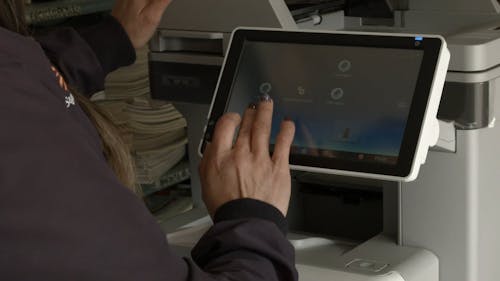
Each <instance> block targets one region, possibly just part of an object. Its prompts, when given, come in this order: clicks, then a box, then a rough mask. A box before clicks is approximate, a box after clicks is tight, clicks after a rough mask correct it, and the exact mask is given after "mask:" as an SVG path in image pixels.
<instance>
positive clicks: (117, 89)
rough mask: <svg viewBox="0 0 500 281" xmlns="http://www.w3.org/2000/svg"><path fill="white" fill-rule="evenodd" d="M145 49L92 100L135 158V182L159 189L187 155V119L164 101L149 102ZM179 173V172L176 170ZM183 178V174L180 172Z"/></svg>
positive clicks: (113, 74) (108, 78)
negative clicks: (136, 179)
mask: <svg viewBox="0 0 500 281" xmlns="http://www.w3.org/2000/svg"><path fill="white" fill-rule="evenodd" d="M147 53H148V50H147V48H144V49H141V50H137V61H136V63H135V64H134V65H131V66H128V67H125V68H122V69H119V70H117V71H115V72H113V73H111V74H110V75H109V76H108V77H107V79H106V83H105V91H104V92H100V93H97V94H95V95H94V96H93V98H92V99H93V100H94V101H95V102H96V103H97V104H98V105H99V106H100V107H101V109H103V110H104V111H105V112H106V113H108V115H109V116H110V118H111V119H112V121H113V122H114V123H115V124H116V125H118V127H119V128H120V129H121V130H122V132H123V134H124V138H125V140H126V142H128V143H129V145H130V147H131V150H132V153H133V155H134V156H135V164H136V169H137V176H138V183H139V184H141V185H145V186H148V187H149V188H154V189H161V188H162V187H164V185H166V184H169V183H166V181H165V178H168V179H171V178H172V175H169V174H168V172H169V171H170V170H171V169H172V168H173V167H174V166H176V165H177V164H178V163H179V162H180V161H181V160H182V159H184V158H185V155H186V144H187V133H186V127H187V123H186V119H185V118H184V117H183V116H182V115H181V114H180V113H179V112H178V111H177V110H176V109H175V108H174V106H172V104H170V103H168V102H165V101H158V100H152V99H151V97H150V90H149V76H148V60H147ZM175 170H178V169H175ZM182 175H183V176H182V179H181V178H177V179H178V181H180V180H184V179H186V173H185V172H184V173H182Z"/></svg>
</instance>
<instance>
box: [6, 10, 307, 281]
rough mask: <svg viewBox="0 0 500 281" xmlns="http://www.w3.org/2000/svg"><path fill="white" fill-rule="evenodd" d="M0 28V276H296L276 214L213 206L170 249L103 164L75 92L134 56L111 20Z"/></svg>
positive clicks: (254, 204) (95, 84) (91, 88)
mask: <svg viewBox="0 0 500 281" xmlns="http://www.w3.org/2000/svg"><path fill="white" fill-rule="evenodd" d="M37 40H38V42H37V41H35V40H34V39H32V38H27V37H23V36H20V35H18V34H15V33H12V32H10V31H7V30H5V29H3V28H0V280H6V281H7V280H8V281H15V280H37V281H39V280H47V281H49V280H51V281H59V280H60V281H63V280H72V281H76V280H89V281H98V280H102V281H113V280H116V281H128V280H134V281H155V280H158V281H160V280H162V281H181V280H193V281H195V280H196V281H201V280H235V281H236V280H240V281H246V280H248V281H250V280H252V281H260V280H283V281H285V280H286V281H293V280H296V279H297V273H296V270H295V266H294V251H293V248H292V246H291V245H290V244H289V242H288V241H287V240H286V238H285V231H286V230H285V229H286V227H285V225H286V221H285V218H284V217H283V216H282V215H281V213H280V212H279V211H278V210H277V209H275V208H274V207H272V206H270V205H267V204H265V203H262V202H258V201H254V200H248V199H243V200H237V201H232V202H230V203H228V204H226V205H224V206H223V207H221V208H220V209H219V210H218V211H217V213H216V216H215V224H214V226H213V227H212V228H211V229H210V230H209V231H208V232H207V233H206V234H205V235H204V236H203V238H202V239H201V240H200V242H199V243H198V244H197V246H196V247H195V249H194V250H193V252H192V259H188V258H184V259H183V258H180V257H177V256H175V255H174V254H173V253H172V252H171V250H170V249H169V246H168V243H167V241H166V238H165V235H164V233H162V231H161V229H160V228H159V226H158V225H157V224H156V222H155V220H154V218H153V217H152V216H151V215H150V214H149V212H148V210H147V209H146V208H145V206H144V204H143V203H142V202H141V200H140V199H139V198H137V197H136V196H135V195H134V194H132V193H131V192H130V191H129V190H128V189H127V188H125V187H124V186H122V185H121V184H120V183H119V181H118V180H117V178H116V177H115V175H114V174H113V171H112V170H111V169H110V167H109V166H108V165H107V163H106V160H105V158H104V156H103V153H102V148H101V143H100V140H99V137H98V134H97V132H96V129H95V128H94V126H93V125H92V124H91V122H90V121H89V119H88V118H87V116H86V115H85V113H84V112H83V111H82V109H81V108H80V107H79V106H78V105H77V104H74V103H73V102H72V101H73V100H72V99H71V94H70V92H68V91H66V90H65V89H64V87H61V86H62V84H61V83H60V82H61V80H60V77H57V75H56V73H55V72H54V71H53V70H52V69H51V68H52V67H53V66H54V67H55V68H57V69H58V70H59V72H60V73H62V75H63V76H64V78H65V80H66V81H67V82H68V84H70V85H71V86H73V87H75V88H78V89H79V91H81V92H82V93H85V94H91V93H93V92H95V91H97V90H100V89H102V88H103V85H104V77H105V75H106V74H108V73H109V72H111V71H112V70H114V69H116V68H118V67H120V66H124V65H128V64H130V63H132V62H133V61H134V60H135V55H134V50H133V48H132V45H131V43H130V41H129V39H128V37H127V35H126V33H125V32H124V30H123V29H122V27H121V26H120V25H119V24H118V23H117V22H116V21H115V20H114V19H112V18H109V19H107V20H105V21H103V22H102V23H100V24H99V25H97V26H94V27H91V28H88V29H85V30H82V31H75V30H74V29H71V28H65V29H60V30H58V31H55V32H52V33H50V34H48V35H46V36H42V37H39V38H37Z"/></svg>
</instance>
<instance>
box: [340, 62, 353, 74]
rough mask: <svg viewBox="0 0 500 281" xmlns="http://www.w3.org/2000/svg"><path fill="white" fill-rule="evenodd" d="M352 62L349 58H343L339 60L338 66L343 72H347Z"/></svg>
mask: <svg viewBox="0 0 500 281" xmlns="http://www.w3.org/2000/svg"><path fill="white" fill-rule="evenodd" d="M351 67H352V64H351V62H350V61H349V60H342V61H341V62H339V65H338V68H339V70H340V71H341V72H347V71H349V70H351Z"/></svg>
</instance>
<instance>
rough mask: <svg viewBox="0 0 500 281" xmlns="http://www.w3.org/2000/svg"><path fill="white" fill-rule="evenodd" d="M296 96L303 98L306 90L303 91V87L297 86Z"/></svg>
mask: <svg viewBox="0 0 500 281" xmlns="http://www.w3.org/2000/svg"><path fill="white" fill-rule="evenodd" d="M297 94H298V95H299V96H304V95H305V94H306V89H305V88H304V87H301V86H299V87H298V88H297Z"/></svg>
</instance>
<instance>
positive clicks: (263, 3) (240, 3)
mask: <svg viewBox="0 0 500 281" xmlns="http://www.w3.org/2000/svg"><path fill="white" fill-rule="evenodd" d="M238 26H253V27H283V28H296V25H295V21H294V20H293V18H292V16H291V14H290V11H289V10H288V8H287V6H286V4H285V2H284V1H283V0H251V1H248V0H202V1H200V0H177V1H172V3H171V4H170V6H169V7H168V8H167V11H166V12H165V14H164V16H163V18H162V21H161V23H160V26H159V28H160V29H170V30H188V31H203V32H223V33H231V32H232V31H233V29H235V28H236V27H238Z"/></svg>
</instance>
